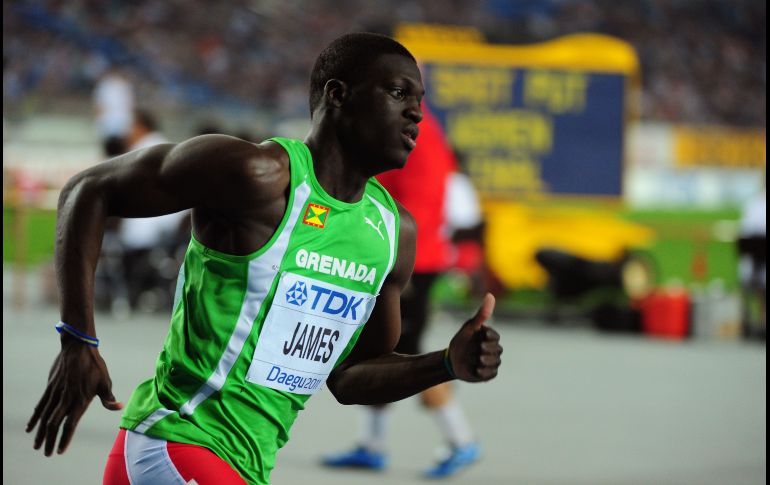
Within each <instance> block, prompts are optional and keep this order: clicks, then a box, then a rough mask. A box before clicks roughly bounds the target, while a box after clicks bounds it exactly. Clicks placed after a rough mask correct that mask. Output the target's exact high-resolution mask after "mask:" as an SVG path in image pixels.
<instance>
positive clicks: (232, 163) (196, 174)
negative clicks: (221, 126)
mask: <svg viewBox="0 0 770 485" xmlns="http://www.w3.org/2000/svg"><path fill="white" fill-rule="evenodd" d="M264 152H265V150H264V149H260V148H259V147H258V146H257V145H254V144H252V143H249V142H245V141H243V140H239V139H237V138H233V137H228V136H224V135H207V136H200V137H196V138H192V139H190V140H187V141H185V142H182V143H179V144H176V145H174V144H162V145H156V146H153V147H149V148H145V149H141V150H136V151H133V152H130V153H127V154H126V155H123V156H120V157H117V158H114V159H112V160H110V161H108V162H105V163H103V164H100V165H99V166H97V167H94V169H93V170H91V171H89V172H90V173H87V175H86V176H90V177H93V178H94V179H95V180H96V181H97V183H98V184H99V189H100V190H101V191H102V192H103V194H104V196H105V199H106V201H107V204H108V207H109V215H114V216H120V217H147V216H155V215H160V214H167V213H171V212H177V211H180V210H184V209H188V208H191V207H212V208H221V209H237V208H242V207H248V205H249V204H250V203H251V202H253V201H252V200H251V199H252V198H255V197H259V196H266V195H269V194H266V191H268V192H269V190H270V187H271V186H272V185H274V183H270V182H274V181H271V180H267V181H266V180H265V179H266V178H269V177H266V176H265V172H267V173H268V175H269V172H270V171H269V170H265V169H264V166H265V165H266V164H267V165H269V160H267V157H265V153H264ZM276 172H278V171H276ZM260 185H261V187H260ZM263 187H264V188H265V189H266V190H261V189H262V188H263Z"/></svg>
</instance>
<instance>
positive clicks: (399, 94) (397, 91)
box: [390, 88, 406, 101]
mask: <svg viewBox="0 0 770 485" xmlns="http://www.w3.org/2000/svg"><path fill="white" fill-rule="evenodd" d="M390 95H391V96H393V97H394V98H396V99H397V100H399V101H400V100H402V99H404V98H405V97H406V91H405V90H403V89H401V88H391V89H390Z"/></svg>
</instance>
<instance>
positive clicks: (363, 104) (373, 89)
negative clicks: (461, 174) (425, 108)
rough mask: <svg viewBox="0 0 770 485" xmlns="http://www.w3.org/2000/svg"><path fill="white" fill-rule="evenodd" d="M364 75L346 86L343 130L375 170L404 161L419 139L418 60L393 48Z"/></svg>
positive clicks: (420, 89) (348, 141)
mask: <svg viewBox="0 0 770 485" xmlns="http://www.w3.org/2000/svg"><path fill="white" fill-rule="evenodd" d="M365 76H366V77H365V78H364V79H363V80H362V81H360V82H358V83H356V84H355V85H352V86H351V87H350V93H349V97H348V100H347V101H346V103H345V105H344V108H343V109H344V110H345V118H346V123H345V124H346V128H347V129H346V130H344V133H343V136H344V137H345V138H346V139H345V140H344V142H345V145H346V146H348V147H351V148H352V149H353V151H354V153H355V155H356V156H357V157H361V162H362V163H365V164H367V168H368V169H369V170H370V171H371V172H372V175H374V174H377V173H380V172H384V171H386V170H390V169H393V168H401V167H403V166H404V164H406V158H407V156H408V155H409V153H410V152H411V151H412V150H413V149H414V147H415V146H416V143H417V142H416V140H417V132H418V129H417V123H419V122H420V121H421V120H422V111H421V110H420V101H421V100H422V96H423V94H424V93H425V90H424V88H423V85H422V76H420V70H419V69H418V68H417V64H416V63H415V62H414V61H413V60H411V59H409V58H408V57H405V56H401V55H397V54H387V55H383V56H380V58H379V59H378V60H377V61H375V62H374V64H372V66H371V67H369V69H368V70H367V73H366V74H365Z"/></svg>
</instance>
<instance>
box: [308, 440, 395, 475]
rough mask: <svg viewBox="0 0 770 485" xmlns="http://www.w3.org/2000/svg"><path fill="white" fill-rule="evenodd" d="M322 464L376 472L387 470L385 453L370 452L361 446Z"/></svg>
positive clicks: (331, 457) (325, 459)
mask: <svg viewBox="0 0 770 485" xmlns="http://www.w3.org/2000/svg"><path fill="white" fill-rule="evenodd" d="M321 463H322V464H323V465H324V466H329V467H334V468H364V469H367V470H375V471H376V470H382V469H383V468H385V465H386V460H385V454H384V453H380V452H376V451H369V450H367V449H366V448H364V447H362V446H359V447H358V448H356V449H354V450H353V451H349V452H347V453H340V454H338V455H331V456H327V457H326V458H324V459H323V461H322V462H321Z"/></svg>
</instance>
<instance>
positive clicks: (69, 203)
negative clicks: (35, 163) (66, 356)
mask: <svg viewBox="0 0 770 485" xmlns="http://www.w3.org/2000/svg"><path fill="white" fill-rule="evenodd" d="M106 217H107V210H106V203H105V199H104V196H103V194H102V192H101V190H100V189H99V184H98V183H96V182H95V180H94V178H93V177H90V176H88V175H84V174H78V175H76V176H74V177H73V178H72V179H70V181H69V182H67V184H66V185H65V186H64V188H63V189H62V192H61V195H60V196H59V206H58V213H57V221H56V256H55V258H56V276H57V282H58V285H59V302H60V303H59V307H60V312H61V319H62V321H64V322H65V323H67V324H69V325H71V326H73V327H75V328H77V329H78V330H80V331H82V332H84V333H86V334H88V335H91V336H95V335H96V331H95V328H94V308H93V295H94V273H95V271H96V264H97V261H98V258H99V251H100V249H101V244H102V237H103V235H104V225H105V221H106ZM62 335H65V334H64V333H62Z"/></svg>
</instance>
